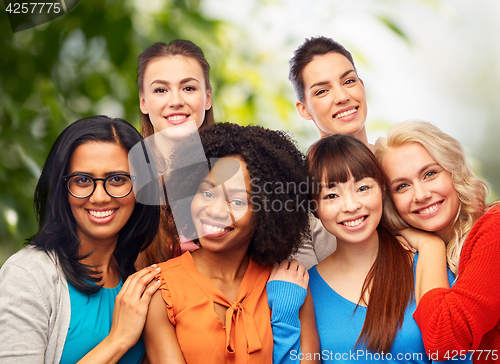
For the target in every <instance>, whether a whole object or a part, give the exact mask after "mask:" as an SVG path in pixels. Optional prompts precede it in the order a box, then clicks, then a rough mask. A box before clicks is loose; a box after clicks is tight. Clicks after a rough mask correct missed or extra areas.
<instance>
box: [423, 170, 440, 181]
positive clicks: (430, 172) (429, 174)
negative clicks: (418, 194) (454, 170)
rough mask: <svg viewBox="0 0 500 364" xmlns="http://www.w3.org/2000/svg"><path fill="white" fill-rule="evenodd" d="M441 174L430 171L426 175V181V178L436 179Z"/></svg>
mask: <svg viewBox="0 0 500 364" xmlns="http://www.w3.org/2000/svg"><path fill="white" fill-rule="evenodd" d="M438 173H439V172H438V171H429V172H427V173H425V174H424V179H425V178H430V177H434V176H436V175H437V174H438Z"/></svg>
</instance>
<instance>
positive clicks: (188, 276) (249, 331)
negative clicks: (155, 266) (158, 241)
mask: <svg viewBox="0 0 500 364" xmlns="http://www.w3.org/2000/svg"><path fill="white" fill-rule="evenodd" d="M159 266H160V267H161V269H162V270H161V272H160V273H159V275H158V276H160V277H161V278H162V285H161V287H160V289H161V290H162V296H163V299H164V301H165V303H166V310H167V315H168V318H169V320H170V322H171V323H172V325H174V326H175V331H176V334H177V340H178V342H179V346H180V348H181V350H182V353H183V355H184V359H185V360H186V362H187V363H190V364H195V363H204V364H205V363H216V364H220V363H256V364H257V363H258V364H261V363H271V362H272V353H273V334H272V329H271V310H270V309H269V305H268V303H267V293H266V283H267V280H268V278H269V274H270V272H271V267H264V266H261V265H260V264H257V263H255V262H254V261H253V260H252V259H250V262H249V264H248V268H247V270H246V272H245V275H244V277H243V280H242V282H241V285H240V288H239V290H238V295H237V299H236V301H235V302H229V301H228V300H227V298H226V297H225V296H224V294H223V293H222V292H221V291H220V290H219V288H217V286H216V285H215V284H214V283H213V282H212V281H211V280H210V278H208V277H206V276H204V275H202V274H201V273H200V272H199V271H198V269H197V268H196V265H195V262H194V260H193V257H192V256H191V253H190V252H186V253H184V254H183V255H181V256H180V257H177V258H174V259H170V260H168V261H167V262H164V263H161V264H159ZM215 303H217V304H219V305H222V306H225V307H227V311H226V325H225V326H224V325H223V324H222V321H221V320H220V318H219V317H218V316H217V314H216V313H215V310H214V304H215Z"/></svg>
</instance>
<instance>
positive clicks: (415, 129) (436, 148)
mask: <svg viewBox="0 0 500 364" xmlns="http://www.w3.org/2000/svg"><path fill="white" fill-rule="evenodd" d="M409 143H419V144H420V145H422V146H423V147H424V148H425V149H426V150H427V152H428V153H429V155H430V156H431V157H432V158H433V159H434V160H435V161H436V162H437V163H438V164H439V165H441V167H443V168H444V169H445V170H447V171H448V172H450V173H451V180H452V182H453V187H454V188H455V190H456V191H457V193H458V197H459V200H460V204H459V207H458V211H457V215H456V217H455V221H454V229H453V236H452V238H451V239H450V241H449V242H447V246H446V258H447V263H448V267H449V268H450V270H451V271H452V272H453V273H454V274H455V275H458V263H459V260H460V252H461V251H462V247H463V245H464V242H465V239H467V235H468V234H469V232H470V231H471V229H472V227H473V226H474V224H475V223H476V221H477V220H478V219H479V218H480V217H481V216H482V215H483V213H484V211H485V199H486V194H487V193H488V187H487V186H486V183H484V182H483V181H481V180H480V179H479V178H477V176H476V175H475V174H474V172H473V171H472V168H471V166H470V164H469V163H468V162H467V159H466V157H465V152H464V150H463V148H462V146H461V145H460V143H459V142H458V141H457V140H455V139H453V138H452V137H451V136H449V135H448V134H446V133H444V132H442V131H441V130H440V129H439V128H437V127H436V126H435V125H433V124H431V123H429V122H425V121H405V122H402V123H399V124H396V125H395V126H393V127H392V128H391V129H390V130H389V132H388V134H387V137H386V138H379V139H378V140H377V142H376V143H375V149H374V153H375V157H376V158H377V159H378V161H379V162H380V164H382V162H383V160H384V157H385V156H386V155H387V153H388V152H389V151H390V150H391V149H392V148H397V147H400V146H402V145H406V144H409ZM389 196H390V198H389V199H386V200H387V203H386V206H384V217H383V218H384V223H385V224H386V226H387V227H388V228H389V229H391V230H399V229H402V228H405V227H408V226H409V225H408V224H407V223H406V222H405V221H404V220H403V219H402V218H401V216H400V215H399V213H398V211H397V210H396V207H395V206H394V202H393V200H392V196H391V194H389Z"/></svg>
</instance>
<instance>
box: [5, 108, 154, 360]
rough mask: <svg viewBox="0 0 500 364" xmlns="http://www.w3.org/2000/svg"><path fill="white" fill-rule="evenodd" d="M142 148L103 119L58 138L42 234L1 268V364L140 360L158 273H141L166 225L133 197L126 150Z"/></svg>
mask: <svg viewBox="0 0 500 364" xmlns="http://www.w3.org/2000/svg"><path fill="white" fill-rule="evenodd" d="M141 140H142V137H141V135H140V134H139V133H138V132H137V130H136V129H135V128H134V127H133V126H131V125H130V124H128V123H127V122H125V121H123V120H120V119H111V118H108V117H106V116H95V117H90V118H87V119H82V120H78V121H76V122H75V123H73V124H71V125H70V126H68V127H67V128H66V129H65V130H64V131H63V132H62V133H61V135H60V136H59V137H58V138H57V140H56V142H55V143H54V146H53V147H52V149H51V151H50V153H49V156H48V158H47V161H46V162H45V165H44V167H43V170H42V173H41V176H40V179H39V181H38V184H37V187H36V190H35V211H36V214H37V217H38V221H39V230H38V232H37V233H36V234H35V235H34V236H33V237H31V238H30V239H28V242H29V244H28V246H26V247H25V248H24V249H22V250H21V251H19V252H18V253H16V254H14V255H13V256H12V257H10V259H9V260H8V261H7V262H6V263H5V264H4V265H3V267H2V269H1V270H0V292H2V293H1V296H0V322H1V325H2V330H0V363H12V362H15V363H76V362H79V363H87V362H89V363H116V362H120V363H141V361H142V360H143V356H144V353H145V349H144V345H143V343H142V341H140V340H139V339H140V335H141V332H142V329H143V326H144V323H145V320H146V313H147V309H148V305H149V302H150V300H151V297H152V295H153V293H154V292H155V291H156V290H157V289H158V287H159V286H160V283H159V282H156V281H154V277H155V275H156V274H158V272H159V271H160V269H159V268H157V267H156V266H150V267H147V268H144V269H142V270H140V271H138V272H135V268H134V262H135V260H136V258H137V256H138V254H139V252H140V251H141V250H143V249H144V248H146V247H147V246H148V245H149V244H150V242H151V241H152V239H153V238H154V236H155V234H156V232H157V230H158V224H159V211H158V207H157V206H146V205H141V204H139V203H136V196H134V192H133V191H132V188H133V184H134V180H135V179H136V176H135V175H134V174H135V173H136V171H134V170H131V169H130V168H131V167H130V166H129V158H128V152H129V150H130V149H131V148H132V147H133V146H134V145H135V144H136V143H139V142H140V141H141ZM151 282H152V283H151ZM150 283H151V284H150ZM148 284H149V285H148Z"/></svg>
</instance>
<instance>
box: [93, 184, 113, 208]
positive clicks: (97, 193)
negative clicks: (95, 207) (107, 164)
mask: <svg viewBox="0 0 500 364" xmlns="http://www.w3.org/2000/svg"><path fill="white" fill-rule="evenodd" d="M95 183H96V186H95V190H94V193H93V194H92V195H91V196H90V202H92V203H96V204H100V203H106V202H109V201H111V198H112V197H111V196H110V195H108V194H107V193H106V190H105V189H104V182H103V181H95Z"/></svg>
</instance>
